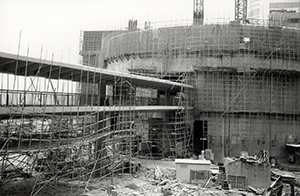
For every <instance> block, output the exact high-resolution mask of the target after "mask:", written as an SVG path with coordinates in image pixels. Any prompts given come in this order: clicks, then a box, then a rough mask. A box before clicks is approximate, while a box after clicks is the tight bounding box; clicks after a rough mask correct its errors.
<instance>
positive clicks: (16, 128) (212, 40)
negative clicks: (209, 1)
mask: <svg viewBox="0 0 300 196" xmlns="http://www.w3.org/2000/svg"><path fill="white" fill-rule="evenodd" d="M130 25H133V26H129V27H130V28H128V30H124V31H94V32H89V31H84V32H83V39H82V42H81V46H82V50H81V52H80V54H81V55H82V60H83V64H84V65H74V64H66V63H59V62H53V61H47V60H43V59H35V58H30V57H28V56H27V57H26V56H19V55H12V54H7V53H0V71H1V74H2V79H1V81H0V83H1V84H0V86H1V95H0V108H1V109H0V120H1V122H0V128H1V129H0V134H1V140H0V147H1V151H0V153H1V157H0V163H1V173H0V175H1V178H0V186H1V185H3V184H5V183H8V182H10V181H11V180H13V179H14V178H16V177H20V176H22V177H24V176H25V177H27V176H28V177H29V176H31V175H33V174H34V175H35V176H36V184H35V188H34V189H33V190H32V194H34V193H36V192H38V191H40V190H41V189H42V188H43V186H45V184H47V183H49V182H51V181H55V180H57V179H61V178H68V179H70V180H77V179H85V180H86V182H87V183H86V184H88V182H89V180H90V179H91V177H93V176H98V177H105V176H108V175H111V174H112V173H114V172H116V171H118V170H119V171H124V170H126V169H127V170H128V169H129V172H131V171H132V170H133V168H135V164H136V163H135V162H134V161H132V158H133V157H137V158H148V159H154V158H163V157H168V158H178V157H190V156H192V155H193V154H201V151H202V150H205V149H211V150H212V152H213V153H214V156H211V159H212V161H213V162H215V163H218V162H222V160H223V158H224V157H227V156H231V157H232V156H238V155H240V153H241V151H247V152H248V153H249V154H255V153H256V152H258V151H259V150H260V149H265V150H267V151H268V152H269V155H270V156H272V157H274V158H275V159H276V160H277V161H278V162H283V163H285V162H286V161H287V159H286V157H285V156H286V153H285V147H286V144H297V143H298V142H299V141H300V138H299V136H298V135H299V129H300V120H299V119H300V116H299V112H300V103H299V101H298V100H299V99H300V94H299V90H300V30H299V28H289V27H282V26H255V25H251V24H247V25H244V24H240V23H236V22H231V23H228V24H210V25H209V24H206V25H202V24H201V22H200V23H199V24H198V23H194V25H192V24H189V25H181V26H178V25H177V26H166V27H159V28H152V27H151V25H149V24H148V23H147V28H146V29H138V28H137V27H136V26H135V22H134V21H133V22H132V21H131V22H130ZM73 86H76V90H72V88H73ZM297 161H298V162H299V160H296V161H295V162H297ZM86 186H87V185H86Z"/></svg>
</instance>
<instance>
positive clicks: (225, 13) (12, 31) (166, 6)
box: [0, 0, 234, 63]
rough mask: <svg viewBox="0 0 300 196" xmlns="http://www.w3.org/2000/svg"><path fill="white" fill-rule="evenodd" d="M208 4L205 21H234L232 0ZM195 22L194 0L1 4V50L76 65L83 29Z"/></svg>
mask: <svg viewBox="0 0 300 196" xmlns="http://www.w3.org/2000/svg"><path fill="white" fill-rule="evenodd" d="M204 1H205V4H204V13H205V16H204V18H205V22H208V23H209V22H212V21H214V20H223V19H229V18H231V19H232V18H233V17H234V0H204ZM192 18H193V0H0V51H1V52H9V53H13V54H17V53H18V46H19V44H20V50H19V51H20V52H19V54H20V55H25V56H26V55H27V51H28V50H29V56H30V57H36V58H40V56H42V57H41V58H42V59H48V60H51V59H52V54H54V58H53V59H54V60H55V61H62V62H70V63H77V62H78V53H79V40H80V30H115V29H125V28H126V27H127V25H128V20H129V19H137V20H138V23H139V24H140V25H142V24H143V23H144V22H145V21H151V22H153V23H155V22H158V21H170V23H175V21H176V22H177V23H178V24H181V23H182V24H184V22H185V21H186V20H190V21H191V20H192ZM41 54H42V55H41Z"/></svg>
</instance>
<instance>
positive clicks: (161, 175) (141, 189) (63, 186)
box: [0, 160, 300, 196]
mask: <svg viewBox="0 0 300 196" xmlns="http://www.w3.org/2000/svg"><path fill="white" fill-rule="evenodd" d="M139 161H140V162H141V168H140V171H138V172H137V173H135V174H132V175H130V174H127V173H124V174H123V175H122V174H114V176H113V177H111V176H108V177H106V178H104V179H101V180H100V178H92V179H91V180H90V181H89V183H88V184H87V183H86V182H87V181H72V183H70V182H68V183H66V182H64V181H63V180H59V181H58V182H56V183H46V184H40V185H37V186H35V187H36V188H35V190H34V191H32V187H33V185H34V184H35V179H34V178H31V179H26V180H24V179H19V180H17V181H15V182H10V183H7V184H5V186H1V187H0V195H1V196H18V195H22V196H27V195H28V196H29V195H37V196H44V195H45V196H77V195H78V196H79V195H82V196H101V195H118V196H138V195H144V196H166V195H177V196H185V195H193V196H198V195H201V196H203V195H204V196H208V195H218V196H223V195H224V196H225V195H233V196H234V195H243V196H248V195H249V196H252V195H255V194H254V193H251V192H247V191H245V190H221V189H220V187H219V186H218V185H217V184H216V183H214V182H212V181H211V182H210V183H209V184H208V186H207V187H206V188H203V184H197V185H196V184H187V183H183V182H181V181H180V180H178V179H176V171H175V163H174V161H167V160H139ZM39 189H40V191H38V190H39ZM108 193H110V194H108ZM283 194H284V195H290V188H289V186H287V185H285V186H284V189H283ZM296 195H300V190H298V189H296Z"/></svg>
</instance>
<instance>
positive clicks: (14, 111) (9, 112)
mask: <svg viewBox="0 0 300 196" xmlns="http://www.w3.org/2000/svg"><path fill="white" fill-rule="evenodd" d="M192 109H193V108H192V107H183V106H42V107H38V106H32V107H30V106H29V107H18V106H10V107H3V106H2V107H0V117H7V116H8V117H11V116H13V117H17V116H44V115H58V114H60V115H81V114H86V113H99V112H100V113H109V112H116V113H118V112H126V111H132V112H135V111H137V112H167V111H177V110H178V111H179V110H180V111H182V110H192Z"/></svg>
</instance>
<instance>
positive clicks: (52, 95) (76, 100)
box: [0, 89, 190, 107]
mask: <svg viewBox="0 0 300 196" xmlns="http://www.w3.org/2000/svg"><path fill="white" fill-rule="evenodd" d="M186 101H188V100H186ZM183 104H184V103H183V100H180V98H179V97H176V96H171V97H169V98H166V97H158V98H155V97H137V96H128V95H114V96H108V95H106V96H103V95H99V94H80V93H65V92H38V91H22V90H7V89H0V106H23V107H26V106H39V107H42V106H114V105H115V106H144V105H160V106H182V105H183ZM188 105H190V104H188Z"/></svg>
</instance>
